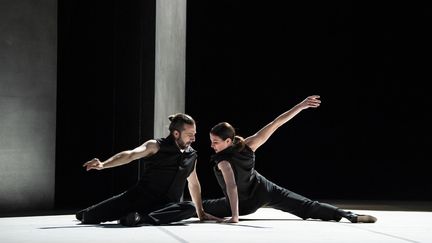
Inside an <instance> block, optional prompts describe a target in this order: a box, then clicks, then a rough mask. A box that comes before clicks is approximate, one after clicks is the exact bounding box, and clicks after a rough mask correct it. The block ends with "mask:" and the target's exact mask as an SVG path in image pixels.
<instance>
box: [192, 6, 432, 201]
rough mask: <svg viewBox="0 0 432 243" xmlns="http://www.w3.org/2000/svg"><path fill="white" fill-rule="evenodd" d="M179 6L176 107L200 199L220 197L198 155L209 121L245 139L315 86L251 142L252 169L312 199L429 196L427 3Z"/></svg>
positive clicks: (204, 151) (204, 149)
mask: <svg viewBox="0 0 432 243" xmlns="http://www.w3.org/2000/svg"><path fill="white" fill-rule="evenodd" d="M188 13H189V15H188V42H187V43H188V46H187V50H188V51H187V53H188V59H187V81H188V86H187V107H186V108H187V112H189V113H191V114H192V115H194V116H195V117H196V119H197V120H198V132H199V134H198V136H197V137H198V138H197V140H198V141H199V142H198V143H196V144H195V147H196V148H197V149H198V150H199V152H200V155H201V161H200V164H199V167H198V169H199V174H200V175H201V177H200V178H201V181H204V183H203V184H205V185H206V186H205V188H204V191H203V194H204V195H205V196H209V197H212V196H214V195H215V194H217V193H220V190H219V188H218V187H217V184H216V180H215V178H214V176H213V175H212V173H211V166H212V165H210V164H209V163H208V159H207V158H208V156H209V155H210V154H211V150H210V148H209V145H210V142H209V138H208V131H209V130H210V128H211V127H212V126H213V125H215V124H216V123H218V122H220V121H228V122H230V123H231V124H233V125H234V126H235V127H236V128H237V129H238V131H237V132H238V134H239V135H242V136H248V135H252V134H253V133H254V132H256V131H258V129H260V128H261V127H262V126H264V125H265V124H267V123H268V122H270V121H271V120H272V119H274V118H275V117H276V116H277V115H279V114H280V113H281V112H283V111H285V110H287V109H289V108H291V107H292V106H293V105H295V104H296V103H297V102H300V101H301V100H303V99H304V98H305V97H306V96H308V95H312V94H319V95H321V99H322V105H321V107H320V108H318V109H316V110H312V109H309V110H306V111H304V112H302V113H300V114H299V115H298V116H297V117H295V118H294V119H293V120H291V121H290V122H289V123H288V124H286V125H285V126H284V127H281V128H280V129H279V130H278V131H277V132H276V133H275V134H274V135H273V136H272V137H271V139H270V140H269V141H268V142H267V143H266V144H265V145H264V146H262V147H261V148H260V149H259V150H258V152H257V154H256V155H257V165H256V168H257V170H258V171H259V172H261V173H262V174H264V175H265V176H267V177H268V178H269V179H271V180H273V181H275V182H277V183H278V184H280V185H281V186H284V187H287V188H289V189H291V190H293V191H297V192H299V193H302V194H304V195H307V196H309V197H314V198H341V199H342V198H344V199H401V200H402V199H407V200H408V199H417V200H419V199H431V198H432V193H431V192H432V189H431V188H432V187H431V186H432V183H431V181H430V179H429V176H428V175H429V173H428V170H427V169H426V167H427V163H428V162H430V161H431V156H430V155H429V152H428V150H429V149H428V148H429V144H430V142H429V141H430V139H431V133H430V128H429V126H430V125H429V124H430V121H431V119H430V118H428V116H430V115H431V112H430V111H431V107H430V104H431V102H430V100H429V90H428V89H427V88H426V85H427V83H428V82H429V81H430V78H431V76H430V71H429V70H430V58H429V55H430V54H431V46H430V43H431V38H430V36H429V35H430V33H429V31H428V29H429V26H430V24H431V23H432V22H431V16H432V12H431V8H430V7H428V6H415V5H414V4H408V5H406V4H404V5H402V4H400V5H398V4H395V3H391V4H387V3H378V2H374V3H373V4H368V3H364V2H362V1H332V2H331V3H328V2H327V1H313V2H302V1H294V2H293V1H291V2H289V3H286V2H283V1H274V2H265V3H264V2H259V3H256V2H243V1H222V2H218V4H214V3H208V2H206V1H193V2H192V1H189V8H188ZM218 195H220V194H218Z"/></svg>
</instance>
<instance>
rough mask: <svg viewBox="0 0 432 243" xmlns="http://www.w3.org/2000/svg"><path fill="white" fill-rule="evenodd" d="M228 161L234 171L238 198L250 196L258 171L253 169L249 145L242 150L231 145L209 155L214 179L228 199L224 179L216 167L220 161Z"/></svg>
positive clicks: (243, 198)
mask: <svg viewBox="0 0 432 243" xmlns="http://www.w3.org/2000/svg"><path fill="white" fill-rule="evenodd" d="M224 160H226V161H228V162H229V163H230V164H231V167H232V169H233V172H234V177H235V181H236V184H237V191H238V196H239V200H246V199H248V198H250V197H251V196H252V195H253V193H254V189H255V188H256V186H257V184H258V182H257V177H258V176H259V175H258V173H257V172H256V171H255V168H254V167H255V153H254V152H253V151H252V150H251V148H250V147H249V146H247V145H246V146H245V148H244V149H243V150H242V151H237V150H236V149H235V148H234V147H233V146H231V147H228V148H226V149H224V150H222V151H220V152H218V153H216V154H214V155H213V156H212V157H211V161H212V162H214V163H215V165H214V167H213V171H214V174H215V176H216V179H217V181H218V183H219V185H220V187H221V188H222V191H223V192H224V194H225V197H226V198H227V199H228V195H227V191H226V185H225V180H224V178H223V175H222V172H221V171H220V170H219V168H218V164H219V162H221V161H224Z"/></svg>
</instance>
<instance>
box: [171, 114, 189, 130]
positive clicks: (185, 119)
mask: <svg viewBox="0 0 432 243" xmlns="http://www.w3.org/2000/svg"><path fill="white" fill-rule="evenodd" d="M168 119H169V120H170V121H171V123H170V125H169V128H168V129H169V131H170V133H172V132H174V131H178V132H181V131H183V130H184V125H185V124H188V125H195V120H194V119H193V118H192V117H191V116H189V115H186V114H184V113H176V114H173V115H170V116H169V117H168Z"/></svg>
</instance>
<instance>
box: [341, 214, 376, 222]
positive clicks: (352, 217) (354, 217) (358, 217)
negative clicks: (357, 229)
mask: <svg viewBox="0 0 432 243" xmlns="http://www.w3.org/2000/svg"><path fill="white" fill-rule="evenodd" d="M346 218H347V219H348V220H349V221H350V222H351V223H375V222H376V221H377V218H375V217H374V216H371V215H366V214H356V213H352V212H349V214H348V215H347V216H346Z"/></svg>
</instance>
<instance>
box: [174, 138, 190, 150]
mask: <svg viewBox="0 0 432 243" xmlns="http://www.w3.org/2000/svg"><path fill="white" fill-rule="evenodd" d="M176 143H177V146H178V147H179V148H180V149H187V148H188V147H189V146H190V143H185V142H183V140H181V138H178V139H176Z"/></svg>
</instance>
